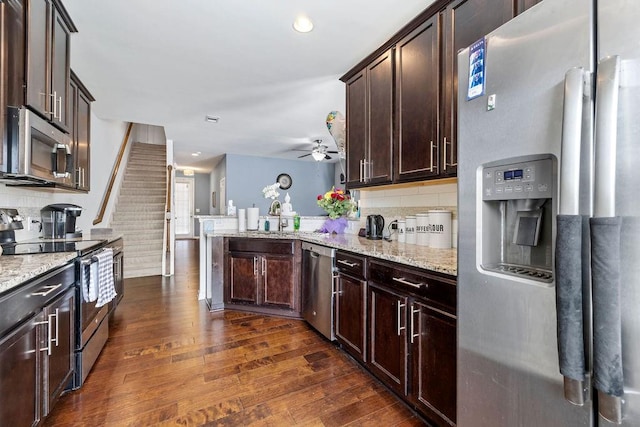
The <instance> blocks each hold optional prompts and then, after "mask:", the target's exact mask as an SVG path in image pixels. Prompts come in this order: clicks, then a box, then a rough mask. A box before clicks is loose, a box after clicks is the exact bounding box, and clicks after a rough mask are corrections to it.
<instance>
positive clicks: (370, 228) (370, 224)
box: [366, 215, 384, 240]
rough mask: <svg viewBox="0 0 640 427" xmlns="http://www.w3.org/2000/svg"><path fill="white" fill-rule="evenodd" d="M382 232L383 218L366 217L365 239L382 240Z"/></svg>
mask: <svg viewBox="0 0 640 427" xmlns="http://www.w3.org/2000/svg"><path fill="white" fill-rule="evenodd" d="M383 230H384V218H383V217H382V215H367V222H366V233H367V239H370V240H379V239H382V232H383Z"/></svg>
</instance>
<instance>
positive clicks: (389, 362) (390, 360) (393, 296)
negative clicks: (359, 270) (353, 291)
mask: <svg viewBox="0 0 640 427" xmlns="http://www.w3.org/2000/svg"><path fill="white" fill-rule="evenodd" d="M368 302H369V343H370V345H369V348H370V350H369V361H368V365H369V369H370V370H371V372H373V373H374V375H375V376H376V377H378V378H379V379H380V380H382V381H383V382H384V383H385V384H387V385H388V386H389V387H391V388H392V389H394V390H395V391H396V392H397V393H399V394H401V395H403V396H404V395H406V394H407V354H408V353H407V316H406V311H407V302H408V297H407V296H405V295H401V294H400V293H398V292H395V291H394V290H392V289H389V288H387V287H384V286H380V285H378V284H376V283H370V284H369V300H368Z"/></svg>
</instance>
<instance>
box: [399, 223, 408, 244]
mask: <svg viewBox="0 0 640 427" xmlns="http://www.w3.org/2000/svg"><path fill="white" fill-rule="evenodd" d="M406 228H407V221H406V220H404V219H399V220H398V243H404V242H406V241H407V239H406Z"/></svg>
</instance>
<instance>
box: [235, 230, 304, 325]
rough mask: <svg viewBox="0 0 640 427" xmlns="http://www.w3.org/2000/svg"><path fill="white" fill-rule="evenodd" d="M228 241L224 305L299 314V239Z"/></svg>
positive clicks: (240, 239) (243, 239)
mask: <svg viewBox="0 0 640 427" xmlns="http://www.w3.org/2000/svg"><path fill="white" fill-rule="evenodd" d="M228 243H229V252H228V253H227V270H226V272H225V276H226V279H225V280H226V286H225V304H229V305H231V306H233V307H235V308H242V306H246V305H250V306H252V307H254V308H261V309H267V310H282V311H281V312H280V313H279V314H283V315H294V316H299V314H300V249H299V246H300V242H299V241H294V240H269V239H246V238H238V239H229V242H228ZM257 311H260V310H257ZM274 314H276V312H274Z"/></svg>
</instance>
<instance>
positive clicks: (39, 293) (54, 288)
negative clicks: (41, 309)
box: [31, 283, 62, 297]
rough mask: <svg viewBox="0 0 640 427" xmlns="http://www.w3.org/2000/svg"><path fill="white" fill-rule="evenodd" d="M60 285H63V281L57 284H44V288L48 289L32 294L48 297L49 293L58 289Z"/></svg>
mask: <svg viewBox="0 0 640 427" xmlns="http://www.w3.org/2000/svg"><path fill="white" fill-rule="evenodd" d="M60 286H62V283H58V284H57V285H48V286H44V287H43V288H42V289H46V291H44V292H43V291H41V292H33V293H32V294H31V296H34V297H36V296H38V297H46V296H47V295H49V294H50V293H51V292H53V291H55V290H56V289H58V288H59V287H60Z"/></svg>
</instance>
